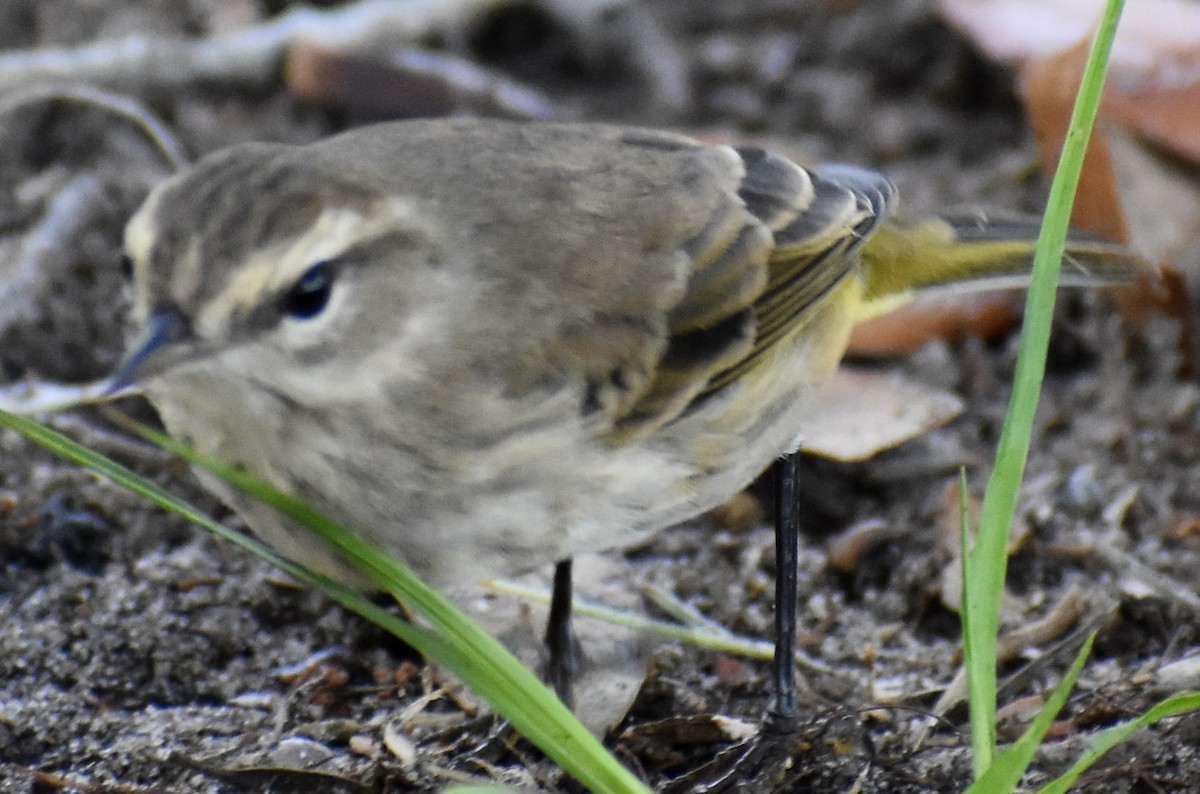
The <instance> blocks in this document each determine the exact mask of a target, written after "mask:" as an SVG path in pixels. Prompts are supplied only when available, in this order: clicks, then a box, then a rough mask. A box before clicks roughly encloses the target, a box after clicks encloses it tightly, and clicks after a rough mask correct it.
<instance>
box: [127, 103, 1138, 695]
mask: <svg viewBox="0 0 1200 794" xmlns="http://www.w3.org/2000/svg"><path fill="white" fill-rule="evenodd" d="M895 198H896V191H895V189H894V187H893V186H892V184H891V183H890V182H889V181H888V180H887V179H885V178H884V177H883V176H881V175H880V174H878V173H875V172H873V171H870V170H866V169H861V168H856V167H851V166H841V165H830V166H821V167H817V168H811V169H810V168H804V167H801V166H799V165H797V164H795V163H793V162H791V161H789V160H787V159H785V158H783V157H780V156H778V155H775V154H771V153H769V152H766V151H763V150H760V149H755V148H737V147H733V146H723V145H708V144H703V143H698V142H696V141H694V140H691V139H689V138H686V137H683V136H680V135H675V134H669V133H664V132H654V131H649V130H643V129H633V128H622V127H614V126H602V125H586V124H578V125H575V124H520V123H507V122H498V121H479V120H464V119H457V120H437V121H413V122H401V123H390V124H382V125H377V126H371V127H365V128H361V129H357V130H354V131H351V132H348V133H344V134H342V135H338V136H336V137H333V138H329V139H327V140H324V141H321V142H318V143H314V144H310V145H307V146H288V145H280V144H245V145H239V146H234V147H231V148H228V149H225V150H222V151H219V152H216V153H214V154H211V155H209V156H208V157H205V158H204V159H203V160H201V161H200V162H199V163H197V164H196V165H195V166H194V167H192V168H191V169H189V170H187V171H186V172H184V173H181V174H179V175H177V176H174V177H173V178H171V179H168V180H167V181H166V182H165V183H163V184H162V185H161V186H159V187H158V188H157V189H155V190H154V191H153V192H152V193H151V194H150V196H149V197H148V198H147V199H146V202H145V204H144V205H143V206H142V208H141V209H140V210H139V211H138V212H137V214H136V215H135V216H134V217H133V219H132V220H131V221H130V223H129V226H128V229H127V232H126V249H127V255H128V258H129V260H130V264H131V265H132V278H133V289H134V305H133V320H134V323H135V324H136V325H137V326H138V327H139V328H140V332H139V335H138V336H137V337H136V339H135V340H134V341H133V342H132V344H131V347H130V349H129V352H128V354H127V357H126V358H125V360H124V362H123V363H122V365H121V366H120V368H119V371H118V373H117V376H116V380H117V382H119V383H120V384H130V383H137V384H139V385H141V386H142V387H143V388H144V390H145V393H146V394H147V395H148V397H149V398H150V400H151V402H152V403H153V404H154V405H155V406H156V407H157V409H158V410H159V412H160V414H161V416H162V419H163V422H164V423H165V424H166V427H167V429H168V431H169V432H170V433H171V434H173V435H174V436H176V437H177V438H179V439H181V440H183V441H185V442H187V443H189V444H191V445H193V446H195V447H196V448H197V449H199V450H200V451H201V452H204V453H206V454H208V455H210V456H213V457H215V458H217V459H220V460H222V461H225V462H227V463H230V464H233V465H237V466H241V467H244V468H245V469H247V470H248V471H250V472H252V473H254V474H256V475H258V476H259V477H261V478H263V479H265V480H266V481H268V482H270V483H271V484H272V485H274V486H276V487H278V488H280V489H282V490H285V491H288V492H292V493H295V494H297V495H300V496H301V497H302V498H303V499H304V500H306V501H307V502H308V503H309V504H311V505H312V506H313V507H314V508H316V509H318V510H319V511H321V512H323V513H325V514H326V515H328V516H329V517H331V518H333V519H335V520H337V521H339V522H341V523H343V524H345V525H347V526H349V527H351V528H353V529H355V530H356V531H358V532H361V533H362V534H363V535H364V536H366V537H368V538H370V539H371V540H373V541H374V542H376V543H378V544H380V545H381V546H383V547H384V548H385V549H387V550H388V551H389V552H392V553H394V554H396V555H398V556H399V557H401V558H402V559H404V560H405V561H406V562H407V563H408V564H409V565H411V566H412V567H413V568H414V569H415V570H416V571H417V573H418V574H419V575H421V576H422V577H423V578H424V579H425V580H426V581H427V582H428V583H430V584H432V585H434V586H436V587H443V588H446V587H454V586H456V585H464V584H471V583H475V582H479V581H482V580H485V579H490V578H493V577H498V576H505V575H510V574H515V573H519V572H523V571H527V570H529V569H531V568H534V567H536V566H541V565H544V564H549V563H559V567H558V576H556V588H555V598H554V600H555V605H554V608H553V609H552V614H551V623H552V629H551V631H550V634H549V635H548V639H549V640H550V642H551V650H552V658H555V659H557V661H556V662H555V663H554V664H553V665H552V670H559V672H557V673H554V672H552V678H553V679H554V682H555V684H556V686H558V687H559V691H560V693H561V694H563V696H564V699H565V698H566V697H567V695H568V694H569V691H568V686H567V683H566V682H567V677H568V673H566V672H562V671H564V670H566V671H569V662H568V661H563V658H564V654H565V648H566V645H567V644H569V642H568V640H567V639H566V633H565V632H567V631H568V628H566V627H568V626H569V624H568V623H567V617H566V616H567V615H568V614H569V610H568V609H567V608H566V605H569V599H570V576H569V574H570V569H569V564H568V563H567V562H566V561H568V560H569V559H570V558H571V557H572V556H573V555H576V554H579V553H581V552H584V551H592V550H599V549H607V548H611V547H615V546H620V545H624V544H629V543H631V542H634V541H637V540H639V539H640V538H643V537H645V536H647V535H648V534H649V533H654V532H656V531H658V530H661V529H663V528H664V527H667V526H669V525H671V524H675V523H678V522H680V521H683V520H685V519H688V518H690V517H692V516H695V515H697V514H700V513H702V512H703V511H706V510H708V509H710V508H712V507H714V506H716V505H718V504H721V503H722V502H724V501H726V500H728V499H729V498H731V497H732V496H733V495H734V494H736V493H737V492H738V491H739V490H740V489H742V488H744V487H745V486H746V485H747V484H748V483H750V482H751V481H752V480H753V479H754V478H755V477H756V476H757V475H758V474H759V473H761V472H762V471H763V470H764V469H765V468H767V467H768V466H770V465H771V464H772V463H773V462H774V461H776V460H777V459H779V458H780V457H781V456H786V455H788V454H790V453H793V452H794V451H796V450H797V448H798V447H799V445H800V444H801V442H802V440H803V439H802V437H803V431H804V428H805V423H806V420H807V417H808V415H809V413H810V411H811V406H812V402H813V399H814V395H815V393H816V389H817V386H818V385H819V384H820V383H821V382H822V381H824V380H825V379H826V378H827V377H828V376H829V375H830V374H831V373H832V372H833V370H834V368H835V367H836V366H837V364H838V361H839V359H840V358H841V356H842V354H843V352H844V351H845V348H846V344H847V339H848V336H849V334H850V331H851V329H852V328H853V326H854V325H855V323H857V322H860V321H861V320H863V319H865V318H868V317H871V316H874V315H875V314H877V313H879V312H881V311H885V310H887V309H889V308H891V307H893V306H895V305H897V304H899V303H902V302H903V301H905V300H906V299H907V298H908V297H909V296H910V295H912V293H914V292H915V291H918V290H921V289H925V288H931V287H941V286H948V285H949V286H969V287H973V288H975V287H987V286H998V285H1008V284H1013V283H1023V282H1024V281H1025V280H1027V275H1028V270H1029V261H1030V257H1031V253H1032V249H1033V240H1034V239H1035V238H1036V234H1037V224H1036V222H1032V223H1031V222H1028V221H1022V220H1014V219H1012V218H1003V219H991V218H989V217H988V216H986V215H980V214H975V215H963V216H959V217H944V218H940V217H930V218H924V219H920V220H916V221H911V222H908V221H902V220H900V219H898V218H896V217H893V205H894V203H895ZM1136 270H1137V263H1136V260H1135V259H1134V258H1133V257H1132V256H1131V255H1130V254H1128V253H1127V252H1126V251H1125V250H1124V249H1122V248H1121V247H1119V246H1116V245H1114V244H1111V243H1107V242H1104V241H1101V240H1097V239H1091V238H1083V237H1077V238H1075V239H1073V240H1072V242H1070V243H1069V245H1068V255H1067V260H1066V263H1065V266H1064V278H1063V280H1064V281H1065V282H1068V283H1079V284H1100V283H1106V282H1115V281H1122V280H1126V279H1128V278H1129V277H1130V275H1131V274H1132V273H1134V272H1135V271H1136ZM787 476H788V477H790V476H791V475H787ZM201 478H202V479H203V480H204V481H205V482H206V484H207V485H208V486H209V487H211V488H212V489H213V490H214V491H215V492H216V493H217V494H219V495H220V496H221V497H222V498H223V499H224V500H226V501H227V502H228V503H229V504H230V505H231V506H233V507H234V508H235V509H236V510H237V511H238V512H240V513H241V514H242V515H243V516H244V517H245V519H246V520H247V522H248V523H249V524H250V526H251V527H252V528H253V529H254V530H255V532H257V533H258V534H259V535H260V536H261V537H262V538H263V539H265V540H266V541H267V542H268V543H270V544H272V545H273V546H275V547H276V548H277V549H278V550H279V551H280V552H281V553H283V554H284V555H286V556H289V557H291V558H294V559H295V560H297V561H299V562H302V563H304V564H306V565H309V566H311V567H313V568H316V569H317V570H319V571H322V572H325V573H327V574H330V575H333V576H334V577H338V578H341V579H343V580H347V581H351V582H360V581H361V580H360V579H359V578H358V577H357V576H356V575H355V574H354V572H353V571H351V570H350V569H349V568H348V567H347V566H346V565H345V563H343V562H342V561H341V560H340V559H338V558H337V556H336V555H335V554H334V552H333V551H332V550H331V549H329V548H328V547H327V546H325V545H324V544H323V542H321V541H320V540H318V539H317V538H315V537H313V536H312V535H311V534H310V533H309V532H307V531H306V530H304V529H303V528H302V527H300V526H299V525H295V524H293V523H292V522H290V521H289V520H287V519H285V518H282V517H281V516H279V515H278V514H277V513H275V512H274V511H273V510H272V509H270V508H268V507H266V506H264V505H262V504H260V503H258V502H257V501H255V500H254V499H253V498H252V497H249V496H247V495H245V494H243V493H241V492H238V491H236V490H234V489H232V488H231V487H229V486H228V485H226V484H225V483H224V482H221V481H218V480H216V479H215V478H213V477H211V476H208V475H205V474H203V473H201ZM786 484H787V483H785V485H786ZM783 493H785V494H787V493H789V492H788V491H787V490H784V491H783ZM785 502H787V503H786V504H784V505H783V510H782V511H781V512H782V514H783V517H784V518H785V519H786V517H787V515H789V514H791V512H792V511H794V509H795V508H794V505H795V499H786V498H785ZM783 525H784V526H783V530H782V531H783V535H784V536H783V538H782V539H781V541H780V543H779V545H780V553H781V554H784V553H785V552H786V551H787V550H788V549H789V548H790V549H791V553H792V554H793V557H792V558H791V559H793V560H794V548H795V542H796V541H795V536H794V533H795V526H794V522H792V523H791V524H790V527H789V522H788V521H786V520H785V521H784V522H783ZM788 559H789V558H787V557H786V556H785V557H783V558H781V565H780V572H781V573H783V574H786V573H788V571H787V570H785V569H787V568H788V567H789V566H788V564H787V560H788ZM792 567H794V562H793V563H792ZM792 573H793V574H794V571H793V572H792ZM788 587H789V585H786V584H785V585H784V587H783V591H782V592H781V603H780V607H781V608H780V614H781V615H782V617H781V618H780V625H778V626H777V632H778V634H779V636H778V637H777V642H779V643H780V645H779V647H778V650H779V653H777V654H776V658H777V660H780V659H782V660H786V661H783V662H777V668H776V687H777V688H778V689H779V690H780V692H778V693H777V697H779V698H780V700H779V704H778V709H779V710H780V711H782V712H784V713H788V712H790V710H791V709H792V703H791V699H790V697H791V696H790V692H789V691H784V690H790V687H791V679H790V675H791V673H790V671H791V668H792V665H791V659H792V644H791V639H790V638H791V636H792V635H791V632H794V620H795V616H794V608H795V590H794V580H793V581H792V584H791V585H790V588H791V593H790V595H789V593H788V592H787V590H788ZM789 610H790V612H789ZM789 614H790V617H789ZM789 621H790V623H791V626H790V627H789V625H788V622H789ZM556 625H557V626H558V628H557V629H555V628H554V627H555V626H556Z"/></svg>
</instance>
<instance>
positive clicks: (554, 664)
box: [546, 558, 576, 708]
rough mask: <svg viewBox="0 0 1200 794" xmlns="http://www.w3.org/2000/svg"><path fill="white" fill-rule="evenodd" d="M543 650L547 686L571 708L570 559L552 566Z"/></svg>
mask: <svg viewBox="0 0 1200 794" xmlns="http://www.w3.org/2000/svg"><path fill="white" fill-rule="evenodd" d="M546 650H547V651H548V652H549V656H550V659H549V663H548V665H547V668H546V683H548V684H550V686H551V687H552V688H553V689H554V692H555V694H557V695H558V699H559V700H561V701H562V702H563V703H565V704H566V706H567V708H571V707H572V700H573V698H572V696H571V679H572V678H573V676H574V673H575V663H576V654H575V636H574V633H573V632H572V631H571V560H570V558H567V559H565V560H562V561H561V562H559V563H558V564H557V565H555V566H554V586H553V589H551V591H550V616H549V618H547V619H546Z"/></svg>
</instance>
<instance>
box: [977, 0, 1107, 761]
mask: <svg viewBox="0 0 1200 794" xmlns="http://www.w3.org/2000/svg"><path fill="white" fill-rule="evenodd" d="M1123 5H1124V3H1123V2H1122V0H1109V2H1108V5H1107V7H1106V8H1105V12H1104V16H1103V18H1102V19H1101V21H1100V26H1099V28H1098V30H1097V33H1096V37H1095V41H1094V42H1093V44H1092V49H1091V53H1090V54H1089V56H1088V62H1087V66H1086V68H1085V69H1084V74H1083V80H1082V82H1081V83H1080V87H1079V95H1078V97H1077V99H1076V102H1075V109H1074V111H1073V112H1072V115H1071V123H1070V126H1069V127H1068V129H1067V137H1066V140H1065V141H1064V143H1063V151H1062V156H1061V158H1060V159H1059V163H1058V168H1057V170H1056V171H1055V174H1054V181H1053V183H1052V185H1051V188H1050V196H1049V199H1048V201H1047V206H1046V213H1045V218H1044V220H1043V223H1042V231H1041V234H1040V236H1039V238H1038V245H1037V252H1036V254H1035V256H1034V265H1033V279H1032V284H1031V285H1030V289H1029V294H1028V297H1027V299H1026V304H1025V321H1024V326H1023V330H1022V334H1021V351H1020V355H1019V356H1018V359H1017V367H1016V375H1015V382H1014V385H1013V393H1012V397H1011V399H1010V402H1009V409H1008V413H1007V415H1006V417H1005V422H1004V428H1003V430H1002V431H1001V435H1000V441H999V443H998V445H997V449H996V460H995V464H994V467H993V469H992V475H991V477H990V478H989V480H988V484H987V492H986V494H985V496H984V503H983V512H982V517H981V519H980V528H979V534H978V538H977V540H976V543H975V545H974V548H973V549H971V551H970V552H969V553H968V554H967V555H966V556H965V557H964V558H963V565H964V575H963V579H964V595H963V599H964V609H963V615H964V619H965V620H964V629H965V630H966V629H969V633H966V634H964V638H963V642H964V645H965V646H970V650H969V651H968V652H967V653H968V655H969V656H970V658H972V659H973V660H974V662H975V664H974V665H972V666H971V667H969V668H968V691H969V694H970V714H971V732H972V748H973V750H974V768H975V775H976V777H977V778H978V777H979V776H980V775H982V774H983V773H984V772H985V771H986V770H987V769H988V767H989V766H990V765H991V763H992V759H993V757H994V753H995V746H996V663H995V659H996V642H997V639H996V638H997V632H998V631H999V627H1000V598H1001V594H1002V593H1003V589H1004V579H1005V574H1006V571H1007V565H1008V557H1007V549H1008V541H1009V533H1010V529H1011V525H1012V520H1013V516H1014V514H1015V513H1016V505H1017V493H1018V490H1019V488H1020V483H1021V479H1022V478H1023V476H1024V472H1025V460H1026V458H1027V456H1028V453H1029V446H1030V439H1031V437H1032V433H1033V418H1034V413H1035V412H1036V410H1037V404H1038V396H1039V393H1040V391H1041V385H1042V379H1043V376H1044V373H1045V368H1046V354H1047V350H1048V346H1049V339H1050V326H1051V320H1052V316H1053V310H1054V299H1055V288H1056V285H1057V283H1058V275H1059V271H1060V269H1061V266H1062V257H1063V251H1064V248H1065V244H1066V237H1067V226H1068V222H1069V220H1070V216H1071V207H1072V204H1073V202H1074V198H1075V190H1076V188H1077V187H1078V185H1079V173H1080V171H1081V169H1082V166H1083V157H1084V154H1085V153H1086V151H1087V142H1088V140H1089V138H1090V137H1091V131H1092V127H1093V124H1094V122H1095V119H1096V111H1097V109H1098V107H1099V104H1100V95H1101V92H1102V90H1103V88H1104V80H1105V76H1106V72H1107V64H1108V55H1109V52H1110V51H1111V48H1112V40H1113V36H1114V34H1115V33H1116V27H1117V20H1118V19H1119V18H1120V14H1121V9H1122V6H1123Z"/></svg>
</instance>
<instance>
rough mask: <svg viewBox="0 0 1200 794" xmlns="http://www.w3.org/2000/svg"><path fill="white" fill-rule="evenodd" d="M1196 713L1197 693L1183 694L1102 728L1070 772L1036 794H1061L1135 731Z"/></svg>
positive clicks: (1198, 707)
mask: <svg viewBox="0 0 1200 794" xmlns="http://www.w3.org/2000/svg"><path fill="white" fill-rule="evenodd" d="M1198 710H1200V692H1186V693H1183V694H1179V695H1173V696H1171V697H1169V698H1167V699H1166V700H1163V701H1161V702H1160V703H1158V704H1157V705H1155V706H1153V707H1152V708H1150V709H1149V710H1148V711H1146V712H1145V713H1144V714H1142V715H1141V716H1138V717H1135V718H1134V719H1132V720H1129V721H1128V722H1122V723H1120V724H1119V725H1114V726H1112V727H1111V728H1105V729H1104V730H1102V731H1100V732H1099V733H1098V734H1096V736H1095V738H1094V739H1092V744H1091V746H1090V747H1088V749H1087V751H1086V752H1084V754H1083V755H1082V756H1081V757H1080V758H1079V760H1078V761H1076V762H1075V763H1074V764H1073V765H1072V766H1071V768H1070V769H1068V770H1067V771H1066V772H1064V773H1062V774H1061V775H1059V776H1058V778H1056V779H1055V780H1054V781H1052V782H1050V783H1048V784H1047V785H1045V786H1043V787H1042V788H1041V789H1039V790H1038V794H1065V792H1066V791H1067V789H1069V788H1070V787H1071V786H1072V785H1073V784H1074V783H1075V781H1076V780H1078V779H1079V776H1080V775H1082V774H1083V773H1084V772H1086V771H1087V769H1088V768H1089V767H1091V765H1092V764H1094V763H1096V761H1097V760H1099V759H1100V757H1101V756H1103V755H1104V754H1105V753H1107V752H1108V751H1109V750H1111V749H1112V748H1113V747H1114V746H1115V745H1116V744H1118V743H1119V742H1123V741H1125V740H1126V739H1128V738H1129V737H1130V736H1132V735H1133V734H1134V733H1136V732H1137V731H1140V730H1141V729H1142V728H1147V727H1149V726H1151V725H1153V724H1154V723H1156V722H1158V721H1159V720H1163V719H1166V718H1168V717H1176V716H1178V715H1180V714H1186V713H1188V712H1191V711H1198Z"/></svg>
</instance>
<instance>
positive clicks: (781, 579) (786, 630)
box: [773, 452, 800, 723]
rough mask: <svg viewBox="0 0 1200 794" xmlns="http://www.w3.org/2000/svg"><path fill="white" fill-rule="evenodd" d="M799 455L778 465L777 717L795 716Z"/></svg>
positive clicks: (786, 721)
mask: <svg viewBox="0 0 1200 794" xmlns="http://www.w3.org/2000/svg"><path fill="white" fill-rule="evenodd" d="M799 454H800V453H798V452H792V453H790V454H788V455H785V456H783V458H781V459H780V460H778V461H777V462H776V463H775V662H774V667H773V673H774V678H775V717H776V718H777V719H778V720H779V721H781V722H785V723H790V722H791V721H792V720H794V719H795V717H796V661H795V657H796V650H795V649H796V567H797V565H798V564H799V560H798V557H799V544H800V501H799V499H798V494H797V479H798V476H799V475H798V472H797V466H796V461H797V458H798V457H799Z"/></svg>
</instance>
